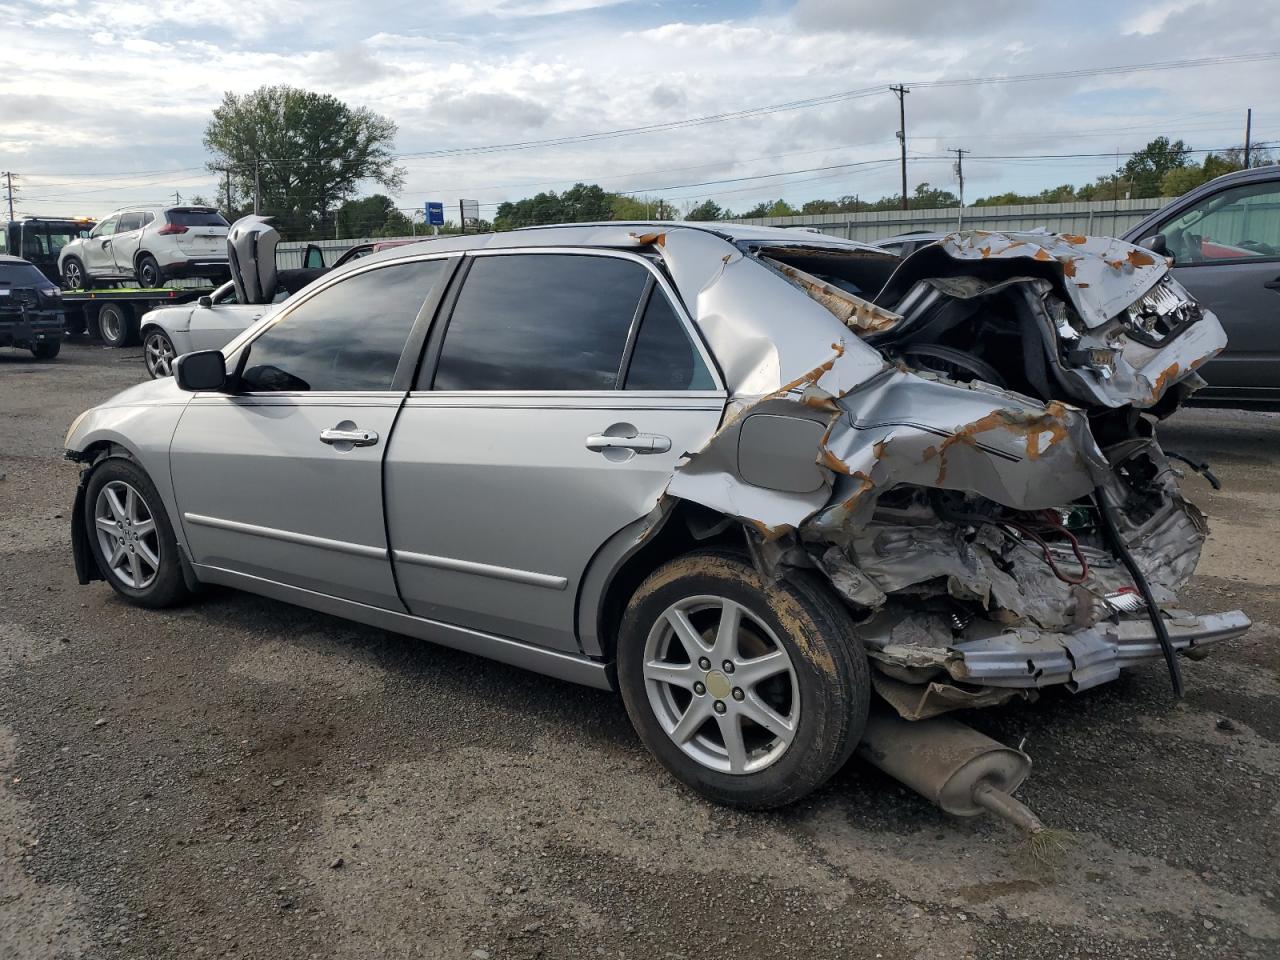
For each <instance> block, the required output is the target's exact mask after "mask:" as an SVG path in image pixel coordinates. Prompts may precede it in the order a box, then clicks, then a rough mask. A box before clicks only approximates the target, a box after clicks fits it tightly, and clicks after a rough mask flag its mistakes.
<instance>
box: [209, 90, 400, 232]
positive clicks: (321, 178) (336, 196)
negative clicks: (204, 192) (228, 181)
mask: <svg viewBox="0 0 1280 960" xmlns="http://www.w3.org/2000/svg"><path fill="white" fill-rule="evenodd" d="M395 135H396V125H395V123H394V122H392V121H391V120H389V119H388V118H386V117H383V116H380V115H379V114H376V113H374V112H373V111H371V110H369V109H368V108H366V107H355V108H353V107H350V106H348V105H347V104H345V103H343V102H342V101H341V100H339V99H338V98H336V97H333V96H330V95H328V94H320V93H312V92H310V91H307V90H299V89H297V88H296V87H290V86H284V85H281V86H265V87H259V88H258V89H257V90H255V91H253V92H252V93H247V94H243V95H237V94H234V93H231V92H227V93H226V94H224V95H223V98H222V103H221V104H220V105H219V106H218V107H217V108H215V109H214V111H213V119H212V120H211V121H210V122H209V125H208V127H206V128H205V133H204V144H205V147H206V148H208V150H209V151H210V152H211V153H212V154H213V159H212V160H211V161H210V162H209V169H210V170H218V171H223V170H227V169H230V171H231V178H232V180H233V182H234V183H235V186H236V192H237V193H238V194H239V195H240V196H241V197H248V198H250V203H252V197H253V195H254V184H255V176H256V178H257V181H258V183H259V184H260V189H261V192H262V212H263V214H264V215H267V216H271V217H273V218H274V222H275V224H276V227H277V229H279V230H280V233H281V236H283V237H285V238H286V239H304V238H307V237H311V236H314V235H316V234H317V233H319V232H325V233H327V232H328V231H327V229H325V228H326V226H327V224H328V223H329V222H330V221H331V211H333V210H335V209H336V208H337V207H338V205H339V204H341V203H342V201H344V200H347V199H350V198H351V197H353V196H354V195H355V193H356V189H357V187H358V186H359V184H360V182H361V181H365V180H371V181H373V182H375V183H378V184H381V185H382V186H384V187H386V188H387V189H388V190H392V191H395V190H397V189H399V188H400V187H401V186H403V183H404V170H403V169H402V168H400V167H397V166H396V165H395V163H394V157H393V156H392V152H391V150H392V145H393V143H394V140H395Z"/></svg>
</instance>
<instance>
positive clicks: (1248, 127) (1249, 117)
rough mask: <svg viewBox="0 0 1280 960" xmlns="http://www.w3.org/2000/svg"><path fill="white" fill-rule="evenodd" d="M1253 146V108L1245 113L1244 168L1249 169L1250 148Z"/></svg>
mask: <svg viewBox="0 0 1280 960" xmlns="http://www.w3.org/2000/svg"><path fill="white" fill-rule="evenodd" d="M1251 146H1253V107H1250V108H1249V109H1248V110H1246V111H1245V112H1244V168H1245V169H1246V170H1248V169H1249V148H1250V147H1251Z"/></svg>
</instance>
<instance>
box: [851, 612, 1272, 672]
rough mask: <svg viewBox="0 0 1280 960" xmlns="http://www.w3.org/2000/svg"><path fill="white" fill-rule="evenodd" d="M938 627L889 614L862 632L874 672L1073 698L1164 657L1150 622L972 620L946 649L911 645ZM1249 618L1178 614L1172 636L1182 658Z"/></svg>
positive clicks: (914, 616)
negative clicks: (899, 668)
mask: <svg viewBox="0 0 1280 960" xmlns="http://www.w3.org/2000/svg"><path fill="white" fill-rule="evenodd" d="M921 621H936V618H935V617H929V616H927V615H925V614H923V613H920V612H911V611H908V610H906V609H903V608H899V609H895V610H893V611H886V612H885V613H883V614H881V615H880V616H878V617H876V618H875V619H873V620H872V621H871V622H870V623H868V624H866V625H864V626H863V627H862V628H861V629H860V630H859V635H860V636H861V638H862V642H863V643H864V644H865V645H867V647H868V648H869V650H871V651H873V653H872V654H871V655H872V657H873V659H875V660H876V661H877V666H878V667H880V666H884V665H889V664H901V665H903V666H906V667H909V668H912V669H914V670H919V669H921V668H925V667H933V668H935V669H936V670H937V671H938V672H937V673H935V674H934V676H935V677H936V676H938V675H940V674H941V672H942V671H945V676H943V677H942V679H943V680H944V681H945V680H948V679H949V680H950V681H954V682H957V683H964V684H974V685H980V686H984V687H1001V688H1005V687H1016V688H1036V687H1048V686H1054V685H1057V684H1064V685H1066V687H1067V688H1068V689H1069V690H1071V691H1072V692H1074V693H1079V692H1081V691H1083V690H1088V689H1089V688H1090V687H1095V686H1098V685H1099V684H1101V683H1106V682H1108V681H1110V680H1114V679H1115V678H1116V677H1118V676H1119V675H1120V670H1121V669H1122V668H1124V667H1128V666H1134V665H1136V664H1138V663H1140V662H1142V661H1148V660H1158V659H1160V658H1161V656H1162V652H1161V649H1160V643H1159V641H1158V640H1157V639H1156V636H1155V631H1154V630H1152V628H1151V624H1150V623H1148V622H1147V621H1146V620H1141V619H1139V620H1120V621H1119V622H1110V621H1104V622H1101V623H1098V624H1096V625H1094V626H1093V627H1089V628H1087V629H1084V630H1077V631H1073V632H1070V633H1067V632H1049V631H1042V630H1037V629H1034V628H1001V627H1000V626H999V625H998V624H993V623H990V622H989V621H975V622H974V624H973V625H971V626H970V627H969V628H968V629H967V630H966V631H965V632H963V633H962V634H961V635H960V636H958V637H954V638H951V639H950V640H949V642H947V643H946V644H945V646H920V645H916V644H913V643H910V642H906V643H904V642H902V641H903V640H908V641H909V639H910V638H911V636H912V635H913V634H919V633H920V632H921V631H924V632H929V631H930V630H931V629H932V628H931V625H930V624H929V623H922V622H921ZM1249 626H1250V622H1249V618H1248V617H1246V616H1245V615H1244V613H1243V612H1241V611H1239V610H1232V611H1229V612H1227V613H1215V614H1207V615H1204V616H1196V615H1193V614H1182V613H1178V614H1175V615H1174V616H1173V617H1172V619H1170V620H1169V622H1168V629H1169V636H1170V639H1171V640H1172V642H1173V645H1174V648H1175V649H1177V650H1180V651H1183V650H1189V649H1192V648H1198V647H1203V646H1206V645H1208V644H1211V643H1215V642H1217V641H1220V640H1229V639H1232V638H1234V637H1238V636H1241V635H1243V634H1244V633H1245V631H1246V630H1248V629H1249Z"/></svg>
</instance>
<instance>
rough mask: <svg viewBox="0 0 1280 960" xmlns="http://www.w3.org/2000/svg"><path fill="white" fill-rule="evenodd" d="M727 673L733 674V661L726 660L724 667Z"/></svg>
mask: <svg viewBox="0 0 1280 960" xmlns="http://www.w3.org/2000/svg"><path fill="white" fill-rule="evenodd" d="M721 666H722V667H723V669H724V672H725V673H733V661H732V660H726V661H725V662H724V663H723V664H722V665H721Z"/></svg>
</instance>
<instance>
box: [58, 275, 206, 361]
mask: <svg viewBox="0 0 1280 960" xmlns="http://www.w3.org/2000/svg"><path fill="white" fill-rule="evenodd" d="M212 292H213V287H196V288H194V289H190V290H180V289H169V288H167V287H155V288H150V289H139V288H136V287H120V288H117V289H114V290H64V291H63V292H62V305H63V308H64V309H65V310H66V314H67V328H68V329H69V330H74V331H85V332H87V333H90V334H96V335H98V336H100V337H101V338H102V342H103V343H105V344H106V345H107V346H109V347H127V346H130V345H131V344H134V343H137V342H138V321H139V319H141V317H142V315H143V314H144V313H146V312H147V311H148V310H154V309H155V308H156V307H163V306H168V305H172V304H177V303H190V302H191V301H192V300H196V299H198V298H200V297H203V296H206V295H208V294H210V293H212Z"/></svg>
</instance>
